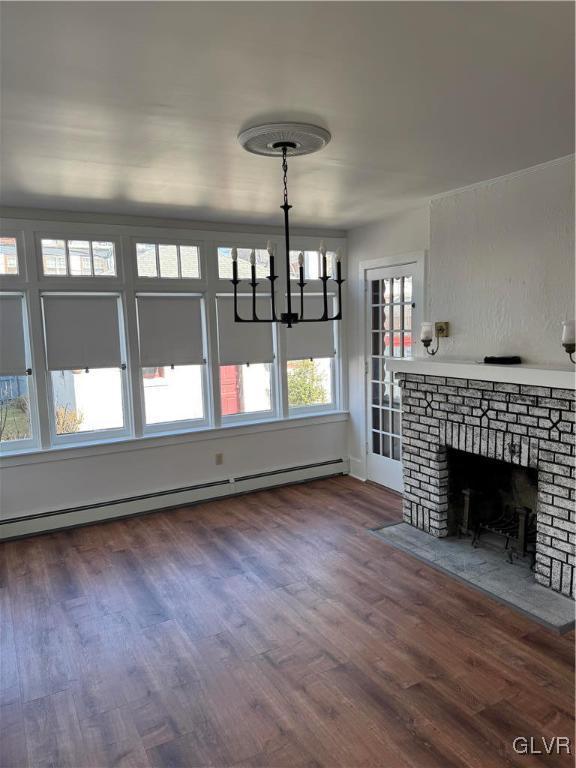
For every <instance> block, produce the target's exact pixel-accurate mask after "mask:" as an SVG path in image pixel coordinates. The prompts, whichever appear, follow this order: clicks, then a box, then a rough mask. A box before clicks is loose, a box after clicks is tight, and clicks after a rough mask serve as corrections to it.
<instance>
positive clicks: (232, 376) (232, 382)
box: [220, 365, 240, 416]
mask: <svg viewBox="0 0 576 768" xmlns="http://www.w3.org/2000/svg"><path fill="white" fill-rule="evenodd" d="M220 401H221V407H222V416H229V415H230V414H233V413H239V412H240V380H239V376H238V368H237V367H236V366H235V365H223V366H222V367H221V368H220Z"/></svg>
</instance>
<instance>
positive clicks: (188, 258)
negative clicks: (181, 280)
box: [180, 245, 200, 278]
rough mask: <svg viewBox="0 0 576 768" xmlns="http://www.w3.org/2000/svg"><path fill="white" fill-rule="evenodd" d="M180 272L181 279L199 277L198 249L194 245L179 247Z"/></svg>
mask: <svg viewBox="0 0 576 768" xmlns="http://www.w3.org/2000/svg"><path fill="white" fill-rule="evenodd" d="M180 272H181V274H182V277H188V278H198V277H200V260H199V258H198V248H197V247H196V246H195V245H181V246H180Z"/></svg>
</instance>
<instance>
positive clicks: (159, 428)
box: [136, 278, 211, 435]
mask: <svg viewBox="0 0 576 768" xmlns="http://www.w3.org/2000/svg"><path fill="white" fill-rule="evenodd" d="M152 279H154V278H152ZM171 280H175V278H171ZM150 287H152V286H150ZM138 296H176V297H177V296H189V297H192V298H199V299H200V300H201V307H200V314H201V317H202V344H203V356H204V363H202V365H201V368H202V375H201V380H202V410H203V412H204V416H203V417H202V418H200V419H182V420H179V421H159V422H156V423H155V424H147V423H146V401H145V397H144V376H143V374H142V368H143V367H144V368H147V367H149V366H142V365H140V360H139V359H138V361H137V363H138V366H139V370H140V393H141V398H142V422H143V433H144V435H161V434H177V433H180V432H193V431H195V430H197V429H207V428H209V426H210V423H211V418H210V416H211V407H210V398H209V395H208V393H209V388H210V366H209V365H208V334H207V319H206V300H205V296H204V294H202V293H189V292H187V291H172V292H170V293H168V292H167V291H161V292H159V291H148V292H145V291H137V293H136V298H137V297H138ZM161 367H163V368H167V367H169V366H161ZM174 367H175V368H182V367H184V366H178V365H176V366H174Z"/></svg>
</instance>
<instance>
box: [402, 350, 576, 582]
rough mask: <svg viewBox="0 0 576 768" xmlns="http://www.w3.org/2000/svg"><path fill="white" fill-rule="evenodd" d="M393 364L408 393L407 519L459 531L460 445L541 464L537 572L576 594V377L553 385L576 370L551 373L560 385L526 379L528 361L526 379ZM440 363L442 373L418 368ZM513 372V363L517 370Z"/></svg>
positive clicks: (433, 530) (444, 532)
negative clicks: (454, 468) (452, 471)
mask: <svg viewBox="0 0 576 768" xmlns="http://www.w3.org/2000/svg"><path fill="white" fill-rule="evenodd" d="M390 368H391V369H392V370H393V371H394V372H395V376H396V379H397V381H398V382H399V384H400V386H401V387H402V391H403V395H402V408H403V414H402V435H403V455H402V461H403V475H404V507H403V510H404V521H405V522H406V523H409V524H410V525H413V526H416V527H417V528H420V529H422V530H424V531H426V532H427V533H430V534H432V535H433V536H437V537H443V536H448V535H450V534H451V533H452V532H453V531H452V530H451V529H450V524H449V514H448V513H449V497H448V485H449V470H448V456H447V452H448V449H450V448H453V449H456V450H458V451H465V452H467V453H470V454H476V455H478V456H483V457H487V458H490V459H496V460H499V461H504V462H508V463H510V464H512V465H518V466H522V467H529V468H533V469H535V470H536V471H537V478H538V493H537V510H536V515H537V517H536V521H537V541H536V555H535V578H536V580H537V581H538V582H539V583H540V584H542V585H544V586H546V587H550V588H552V589H553V590H556V591H557V592H560V593H562V594H564V595H568V596H571V597H574V595H575V592H576V574H575V573H574V571H575V556H574V552H575V547H574V545H575V541H576V534H575V528H576V526H575V523H576V511H575V510H576V471H575V457H576V451H575V440H576V435H575V430H574V421H575V416H576V413H575V411H576V401H575V392H574V389H572V388H570V385H568V386H561V387H558V386H553V384H554V383H558V381H559V382H560V383H562V384H564V383H568V382H569V381H570V379H569V378H567V377H568V376H569V375H570V374H568V373H565V372H558V374H559V376H557V377H555V379H554V377H552V376H551V375H548V374H551V373H553V372H544V374H542V378H544V379H545V380H547V381H548V382H550V384H551V385H550V386H541V385H534V384H526V383H521V381H522V379H524V380H526V378H528V376H527V371H526V368H525V367H523V366H522V368H521V373H520V375H519V376H518V378H519V380H520V381H518V382H513V381H497V380H496V381H492V380H487V379H488V377H486V379H484V378H482V376H479V377H478V378H467V377H466V378H465V377H463V376H462V377H461V376H460V375H459V374H460V373H461V372H462V373H465V372H468V371H469V370H470V369H473V370H474V372H476V371H483V368H482V366H479V365H474V364H472V363H470V364H466V365H450V364H445V365H444V366H443V365H442V364H441V363H440V364H438V363H424V362H422V363H418V361H409V362H406V361H403V362H402V363H400V361H398V362H396V361H394V363H392V364H391V365H390ZM489 368H490V378H494V376H497V375H498V369H496V372H495V371H494V368H495V367H494V366H490V367H489ZM430 369H431V370H432V371H433V373H428V372H426V373H420V372H418V373H416V372H412V371H413V370H420V371H422V370H430ZM486 370H488V368H486ZM500 370H501V369H500ZM531 370H537V369H531ZM436 371H438V373H440V372H443V373H448V372H450V373H452V374H454V373H457V374H458V375H456V376H455V375H435V374H436ZM513 375H514V373H513V371H511V370H507V371H506V374H505V376H506V377H507V378H510V377H511V376H513ZM503 378H504V376H503Z"/></svg>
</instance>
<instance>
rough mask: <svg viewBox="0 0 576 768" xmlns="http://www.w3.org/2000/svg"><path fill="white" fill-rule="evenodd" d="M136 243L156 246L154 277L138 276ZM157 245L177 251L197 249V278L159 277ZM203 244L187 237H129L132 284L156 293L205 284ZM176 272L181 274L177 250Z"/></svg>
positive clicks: (179, 276) (201, 241)
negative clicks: (168, 246) (188, 248)
mask: <svg viewBox="0 0 576 768" xmlns="http://www.w3.org/2000/svg"><path fill="white" fill-rule="evenodd" d="M138 243H146V244H148V245H154V246H156V270H157V272H158V274H157V275H156V276H155V277H146V276H145V275H139V274H138V253H137V250H136V246H137V244H138ZM159 245H176V246H178V249H179V248H180V246H185V247H186V246H191V247H193V248H197V249H198V268H199V271H200V275H199V277H182V275H181V274H179V275H178V277H161V276H160V257H159V253H158V246H159ZM205 250H206V248H205V243H204V241H203V240H198V239H195V238H187V237H184V238H183V237H169V236H161V237H158V236H148V237H146V235H145V236H143V237H131V238H130V253H129V257H130V261H131V266H132V271H133V275H134V283H135V285H136V286H138V288H141V289H142V292H144V291H151V290H154V291H157V290H161V289H163V288H165V289H166V290H167V291H174V290H180V289H182V286H196V287H197V286H199V285H205V284H206V260H205ZM178 272H179V273H181V268H180V250H178Z"/></svg>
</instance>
